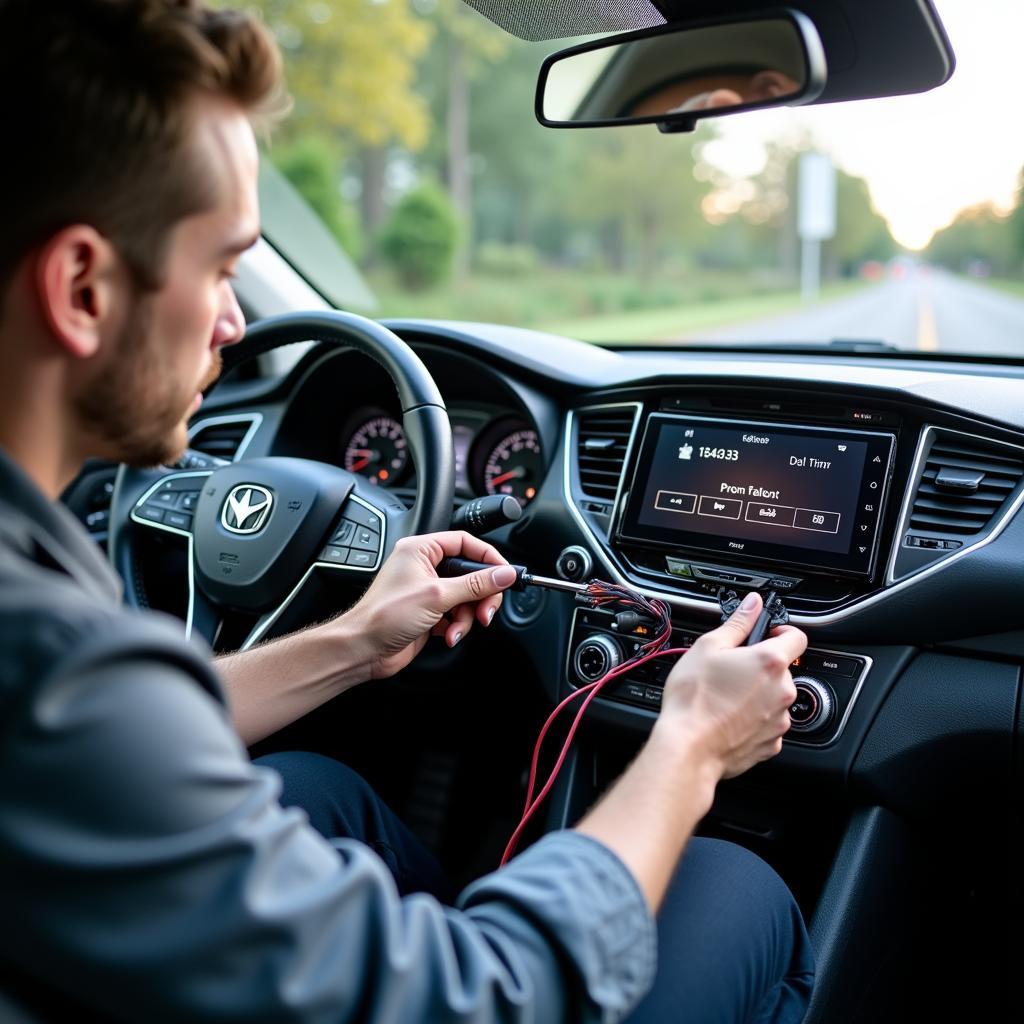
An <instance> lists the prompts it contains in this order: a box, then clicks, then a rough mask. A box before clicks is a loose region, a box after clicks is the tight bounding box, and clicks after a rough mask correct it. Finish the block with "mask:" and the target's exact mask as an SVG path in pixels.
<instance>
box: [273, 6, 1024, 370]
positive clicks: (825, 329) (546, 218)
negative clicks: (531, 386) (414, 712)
mask: <svg viewBox="0 0 1024 1024" xmlns="http://www.w3.org/2000/svg"><path fill="white" fill-rule="evenodd" d="M256 6H257V7H259V8H261V9H262V10H263V12H264V15H265V17H266V20H267V21H268V23H269V24H270V26H271V27H272V28H273V30H274V31H275V33H276V35H277V37H278V39H279V41H280V43H281V45H282V48H283V50H284V53H285V59H286V68H287V73H288V85H289V89H290V91H291V93H292V95H293V97H294V100H295V106H294V110H293V113H292V115H291V116H290V117H289V118H288V119H287V121H286V122H285V123H284V124H283V125H282V126H281V127H280V128H279V129H278V130H277V132H276V133H275V136H274V139H273V143H272V145H271V147H270V149H269V152H268V159H270V160H272V161H273V163H274V164H275V165H276V167H277V168H278V169H279V170H280V171H281V172H283V174H284V176H285V177H287V178H288V179H289V180H290V181H291V182H292V184H293V185H295V187H296V188H297V189H298V190H299V192H301V193H302V194H303V195H304V196H305V198H306V199H307V200H308V201H309V203H310V204H311V205H312V206H313V207H314V209H315V210H316V211H317V212H318V214H319V215H320V218H321V219H322V221H323V223H324V225H325V226H326V227H327V229H328V230H329V231H330V232H331V233H332V234H333V235H334V237H335V239H336V240H337V241H338V243H339V244H340V246H341V248H342V249H343V250H344V251H345V252H346V253H347V254H348V256H349V257H351V259H352V260H353V261H354V262H355V263H356V264H357V265H358V267H359V268H360V270H361V271H362V273H363V276H364V277H365V279H366V281H367V282H368V284H369V287H370V289H371V290H372V292H373V294H374V296H375V299H376V302H375V303H371V302H370V301H369V297H365V298H363V299H361V300H356V301H353V302H350V303H349V305H350V308H355V309H356V310H357V311H361V312H366V313H369V314H370V315H373V316H377V317H383V318H386V317H401V316H415V317H435V318H444V319H458V320H478V321H493V322H497V323H503V324H513V325H516V326H523V327H532V328H536V329H540V330H546V331H553V332H556V333H559V334H566V335H569V336H571V337H576V338H580V339H583V340H587V341H592V342H595V343H604V344H614V345H665V346H674V345H676V346H685V345H687V344H694V343H708V342H711V343H719V344H722V345H729V344H738V343H744V342H754V343H792V342H801V343H802V342H832V341H835V340H837V339H838V340H841V341H856V342H865V341H866V342H880V343H884V344H886V345H889V346H893V347H895V348H897V349H901V350H910V351H925V352H939V353H968V354H972V355H982V356H985V355H1010V356H1021V357H1024V206H1022V205H1021V186H1022V176H1021V169H1022V167H1024V128H1022V127H1021V124H1020V119H1019V117H1018V116H1017V111H1016V98H1017V95H1018V88H1017V82H1016V74H1015V73H1016V63H1017V55H1016V49H1017V47H1018V45H1019V40H1020V39H1021V38H1024V5H1022V4H1020V2H1019V0H973V2H972V3H970V4H967V3H965V2H963V0H939V2H938V3H937V4H936V6H937V8H938V10H939V14H940V16H941V18H942V19H943V23H944V25H945V28H946V30H947V32H948V34H949V37H950V40H951V42H952V45H953V49H954V51H955V53H956V58H957V69H956V71H955V72H954V74H953V77H952V79H951V80H950V81H949V82H948V83H947V84H946V85H944V86H941V87H940V88H938V89H936V90H934V91H933V92H931V93H927V94H923V95H918V96H907V97H898V98H894V99H883V100H871V101H862V102H859V103H846V104H835V105H828V106H821V107H816V108H810V107H809V108H806V109H803V110H801V109H796V108H792V109H791V108H780V109H776V110H770V111H761V112H757V113H748V114H741V115H737V116H734V117H726V118H722V119H720V120H717V121H712V122H704V123H703V126H702V127H701V128H700V129H699V130H698V131H697V132H695V133H692V134H677V135H663V134H661V133H659V132H658V131H657V129H656V128H655V127H653V126H650V125H646V126H638V127H629V128H616V129H610V128H598V129H578V130H569V131H557V130H552V129H549V128H544V127H542V126H540V125H539V124H537V122H536V121H535V119H534V114H533V106H534V90H535V86H536V78H537V72H538V69H539V67H540V64H541V61H542V60H543V58H544V56H546V55H547V54H548V53H550V52H552V51H553V50H555V49H559V48H561V47H562V46H563V45H569V44H570V43H571V42H574V41H575V40H565V41H555V42H544V43H528V42H523V41H522V40H519V39H516V38H514V37H512V36H510V35H508V34H506V33H505V32H503V31H502V30H501V29H499V28H497V27H496V26H494V25H493V24H491V23H490V22H489V21H487V20H486V19H484V18H483V17H482V16H480V15H479V14H477V13H476V12H475V11H473V10H472V9H470V8H469V7H467V6H466V5H465V4H463V3H462V2H461V0H259V2H258V3H257V4H256ZM801 192H803V193H804V196H803V199H801ZM272 228H273V225H272V224H271V223H270V220H269V218H268V231H272ZM364 295H365V293H364ZM359 302H362V303H363V307H362V308H360V306H359V305H358V303H359ZM865 347H866V348H867V350H869V351H870V350H871V347H870V346H865Z"/></svg>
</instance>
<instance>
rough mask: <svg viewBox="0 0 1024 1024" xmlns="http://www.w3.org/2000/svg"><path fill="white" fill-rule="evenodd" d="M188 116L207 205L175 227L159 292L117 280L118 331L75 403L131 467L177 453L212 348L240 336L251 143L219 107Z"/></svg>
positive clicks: (253, 166) (253, 168)
mask: <svg viewBox="0 0 1024 1024" xmlns="http://www.w3.org/2000/svg"><path fill="white" fill-rule="evenodd" d="M193 115H194V122H193V137H194V140H195V144H196V146H197V148H198V152H199V154H200V157H201V162H202V165H203V166H204V167H205V168H206V169H207V173H208V174H210V175H211V176H212V181H213V184H214V189H213V194H214V196H215V201H214V204H213V206H212V207H211V208H209V209H207V210H205V211H204V212H202V213H199V214H196V215H194V216H190V217H187V218H185V219H184V220H182V221H180V222H179V223H178V224H177V225H176V226H175V227H174V228H173V230H172V232H171V236H170V242H169V245H168V250H167V257H166V263H165V267H164V274H163V281H162V284H161V286H160V288H159V289H158V290H157V291H148V292H142V291H140V290H139V289H138V288H137V287H135V286H134V285H133V284H131V283H130V281H129V280H128V274H127V272H126V273H125V282H124V286H123V287H122V288H121V289H120V291H119V294H120V295H123V296H124V306H123V313H122V315H121V316H120V317H119V323H118V324H117V326H116V333H115V335H114V337H113V339H112V343H111V344H110V346H109V347H108V349H107V352H106V355H105V356H101V357H100V360H99V362H98V363H97V365H96V367H95V368H94V372H93V374H92V376H91V379H90V381H89V382H88V386H86V387H85V388H83V389H82V390H81V391H80V393H79V396H78V398H77V400H76V411H77V413H78V416H79V420H80V422H81V425H82V427H83V428H84V429H85V430H86V431H88V433H89V434H90V435H91V436H94V437H96V439H97V440H98V441H99V442H100V444H101V446H102V448H103V449H104V451H105V452H107V453H109V457H111V458H113V459H116V460H119V461H123V462H128V463H131V464H133V465H138V466H152V465H157V464H159V463H167V462H173V461H174V460H175V459H177V458H178V456H179V455H180V454H181V453H182V451H184V449H185V447H186V446H187V442H188V436H187V425H188V419H189V417H190V416H191V415H192V414H193V413H194V412H195V411H196V410H197V409H198V408H199V403H200V401H201V397H200V396H201V392H202V391H203V390H204V389H205V388H206V387H207V386H208V385H209V384H211V383H212V382H213V381H214V380H215V379H216V377H217V376H218V374H219V372H220V365H221V357H220V351H219V350H220V348H221V347H222V346H223V345H227V344H231V343H233V342H236V341H239V340H240V339H241V337H242V335H243V333H244V330H245V322H244V319H243V317H242V313H241V310H240V309H239V307H238V303H237V301H236V299H235V295H234V291H233V290H232V288H231V276H232V274H233V272H234V269H235V266H236V264H237V261H238V258H239V256H240V255H241V253H242V252H243V251H244V250H245V249H247V248H249V246H251V245H252V244H254V243H255V241H256V239H257V237H258V235H259V203H258V199H257V190H256V182H257V170H258V156H257V150H256V143H255V139H254V137H253V133H252V128H251V127H250V125H249V122H248V120H247V118H246V117H245V115H244V113H243V112H242V111H241V110H240V109H239V108H238V107H236V106H234V105H233V104H231V103H229V102H227V101H224V100H216V99H213V98H210V97H201V98H197V100H196V101H195V102H194V104H193Z"/></svg>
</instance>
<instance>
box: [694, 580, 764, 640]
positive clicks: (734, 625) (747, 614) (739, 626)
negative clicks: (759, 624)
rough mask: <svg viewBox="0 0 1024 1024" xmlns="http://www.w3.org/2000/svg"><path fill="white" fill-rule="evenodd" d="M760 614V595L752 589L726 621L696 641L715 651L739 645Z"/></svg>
mask: <svg viewBox="0 0 1024 1024" xmlns="http://www.w3.org/2000/svg"><path fill="white" fill-rule="evenodd" d="M760 614H761V595H760V594H758V593H757V592H756V591H753V590H752V591H751V592H750V593H749V594H747V596H746V597H745V598H743V603H742V604H741V605H740V606H739V608H737V609H736V611H734V612H733V613H732V615H731V616H729V619H728V620H727V621H726V622H724V623H723V624H722V625H721V626H719V627H718V629H713V630H711V632H710V633H705V634H704V635H703V636H702V637H701V638H700V639H699V640H698V641H697V643H698V644H700V645H701V647H703V648H705V649H710V650H716V651H717V650H722V649H724V648H726V647H739V646H740V644H742V643H743V641H744V640H746V639H747V637H748V636H749V635H750V631H751V630H752V629H753V628H754V623H755V622H756V621H757V617H758V615H760Z"/></svg>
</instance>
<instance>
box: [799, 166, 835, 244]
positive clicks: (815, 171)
mask: <svg viewBox="0 0 1024 1024" xmlns="http://www.w3.org/2000/svg"><path fill="white" fill-rule="evenodd" d="M798 208H799V216H798V221H797V223H798V230H799V232H800V237H801V238H802V239H803V240H804V241H818V242H823V241H825V240H826V239H828V238H832V237H834V235H835V233H836V169H835V167H834V166H833V165H832V160H831V159H830V158H829V157H827V156H826V155H825V154H824V153H804V155H803V156H802V157H800V198H799V207H798Z"/></svg>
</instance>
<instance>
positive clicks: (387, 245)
mask: <svg viewBox="0 0 1024 1024" xmlns="http://www.w3.org/2000/svg"><path fill="white" fill-rule="evenodd" d="M458 240H459V224H458V218H457V217H456V215H455V210H454V208H453V207H452V204H451V201H450V200H449V199H448V196H447V195H445V193H444V192H443V191H441V189H440V188H438V187H437V185H433V184H429V183H428V184H424V185H420V186H418V187H417V188H414V189H413V190H412V191H411V192H407V193H406V194H405V195H404V196H403V197H402V198H401V199H400V200H399V202H398V205H397V206H396V207H395V209H394V211H393V212H392V214H391V217H390V219H389V220H388V222H387V224H386V225H385V226H384V230H383V231H382V232H381V236H380V254H381V256H382V257H383V258H384V259H385V260H386V261H387V262H388V263H389V264H390V265H391V267H392V268H393V269H394V271H395V273H396V274H397V276H398V278H399V280H400V281H401V282H402V284H403V285H404V286H405V287H407V288H410V289H422V288H430V287H431V286H433V285H437V284H440V283H441V282H442V281H444V279H445V278H446V277H447V276H448V275H449V273H451V269H452V259H453V258H454V256H455V247H456V246H457V245H458Z"/></svg>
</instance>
